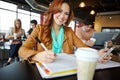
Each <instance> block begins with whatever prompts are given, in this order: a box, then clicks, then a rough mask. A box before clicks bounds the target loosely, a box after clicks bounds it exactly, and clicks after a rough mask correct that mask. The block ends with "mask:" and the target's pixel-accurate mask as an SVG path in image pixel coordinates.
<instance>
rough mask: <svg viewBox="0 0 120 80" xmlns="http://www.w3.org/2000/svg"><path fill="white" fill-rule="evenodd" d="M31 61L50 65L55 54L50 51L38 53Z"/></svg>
mask: <svg viewBox="0 0 120 80" xmlns="http://www.w3.org/2000/svg"><path fill="white" fill-rule="evenodd" d="M32 59H33V60H36V61H38V62H41V63H50V62H53V61H54V60H55V53H54V52H53V51H52V50H47V51H43V52H39V53H37V54H36V55H35V56H33V57H32Z"/></svg>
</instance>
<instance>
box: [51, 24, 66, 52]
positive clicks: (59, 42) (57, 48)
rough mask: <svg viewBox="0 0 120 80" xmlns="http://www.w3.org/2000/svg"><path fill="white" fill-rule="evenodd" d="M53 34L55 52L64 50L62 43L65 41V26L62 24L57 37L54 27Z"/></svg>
mask: <svg viewBox="0 0 120 80" xmlns="http://www.w3.org/2000/svg"><path fill="white" fill-rule="evenodd" d="M51 36H52V50H53V51H54V53H56V54H58V53H60V52H61V50H62V45H63V41H64V28H63V26H60V31H59V33H58V36H57V37H56V35H55V31H54V29H53V28H52V31H51Z"/></svg>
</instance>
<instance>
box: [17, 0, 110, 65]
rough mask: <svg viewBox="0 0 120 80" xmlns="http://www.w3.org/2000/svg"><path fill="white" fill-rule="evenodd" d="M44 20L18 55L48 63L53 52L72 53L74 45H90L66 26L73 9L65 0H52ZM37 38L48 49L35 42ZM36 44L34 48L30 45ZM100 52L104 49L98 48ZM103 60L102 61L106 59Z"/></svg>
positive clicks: (51, 60)
mask: <svg viewBox="0 0 120 80" xmlns="http://www.w3.org/2000/svg"><path fill="white" fill-rule="evenodd" d="M45 15H46V20H45V23H44V24H43V25H38V26H36V28H35V29H34V30H33V32H32V34H31V35H30V36H29V38H28V39H27V40H26V41H25V42H24V44H23V45H22V46H21V47H20V49H19V56H20V57H22V58H24V59H27V60H29V61H35V60H36V61H38V62H44V63H50V62H53V61H54V60H55V57H56V56H55V54H60V53H61V52H64V53H66V54H73V53H74V47H77V48H79V47H88V46H91V45H86V44H84V43H83V42H82V41H81V40H80V39H79V38H78V37H77V36H76V35H75V33H74V32H73V30H72V29H71V28H70V27H68V24H69V23H70V21H71V19H73V11H72V9H71V7H70V4H69V2H68V1H67V0H53V2H51V5H50V7H49V9H48V11H47V12H46V13H45ZM36 37H37V38H38V39H39V40H40V41H41V42H42V43H43V44H44V45H45V46H46V47H47V49H48V50H44V48H43V47H42V46H41V45H40V44H39V42H37V40H36V39H35V38H36ZM34 45H36V49H35V50H33V49H32V47H34ZM99 52H100V54H104V52H105V50H100V51H99ZM108 59H109V56H108V57H107V60H104V62H106V61H108Z"/></svg>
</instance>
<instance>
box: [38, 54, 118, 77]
mask: <svg viewBox="0 0 120 80" xmlns="http://www.w3.org/2000/svg"><path fill="white" fill-rule="evenodd" d="M36 67H37V68H38V71H39V73H40V75H41V76H42V77H43V78H46V79H48V78H55V77H62V76H69V75H73V74H76V73H77V62H76V58H75V55H74V54H66V53H60V54H58V55H57V57H56V60H55V61H54V62H52V63H48V64H39V63H36ZM114 67H120V63H119V62H115V61H112V60H110V61H108V62H107V63H104V64H101V63H97V66H96V70H98V69H107V68H114Z"/></svg>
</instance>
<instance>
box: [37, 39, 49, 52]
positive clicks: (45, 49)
mask: <svg viewBox="0 0 120 80" xmlns="http://www.w3.org/2000/svg"><path fill="white" fill-rule="evenodd" d="M35 39H36V41H37V42H38V43H39V44H40V45H41V46H42V47H43V48H44V49H45V50H48V49H47V48H46V47H45V45H44V44H43V43H42V42H41V41H40V40H39V39H38V37H35Z"/></svg>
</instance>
